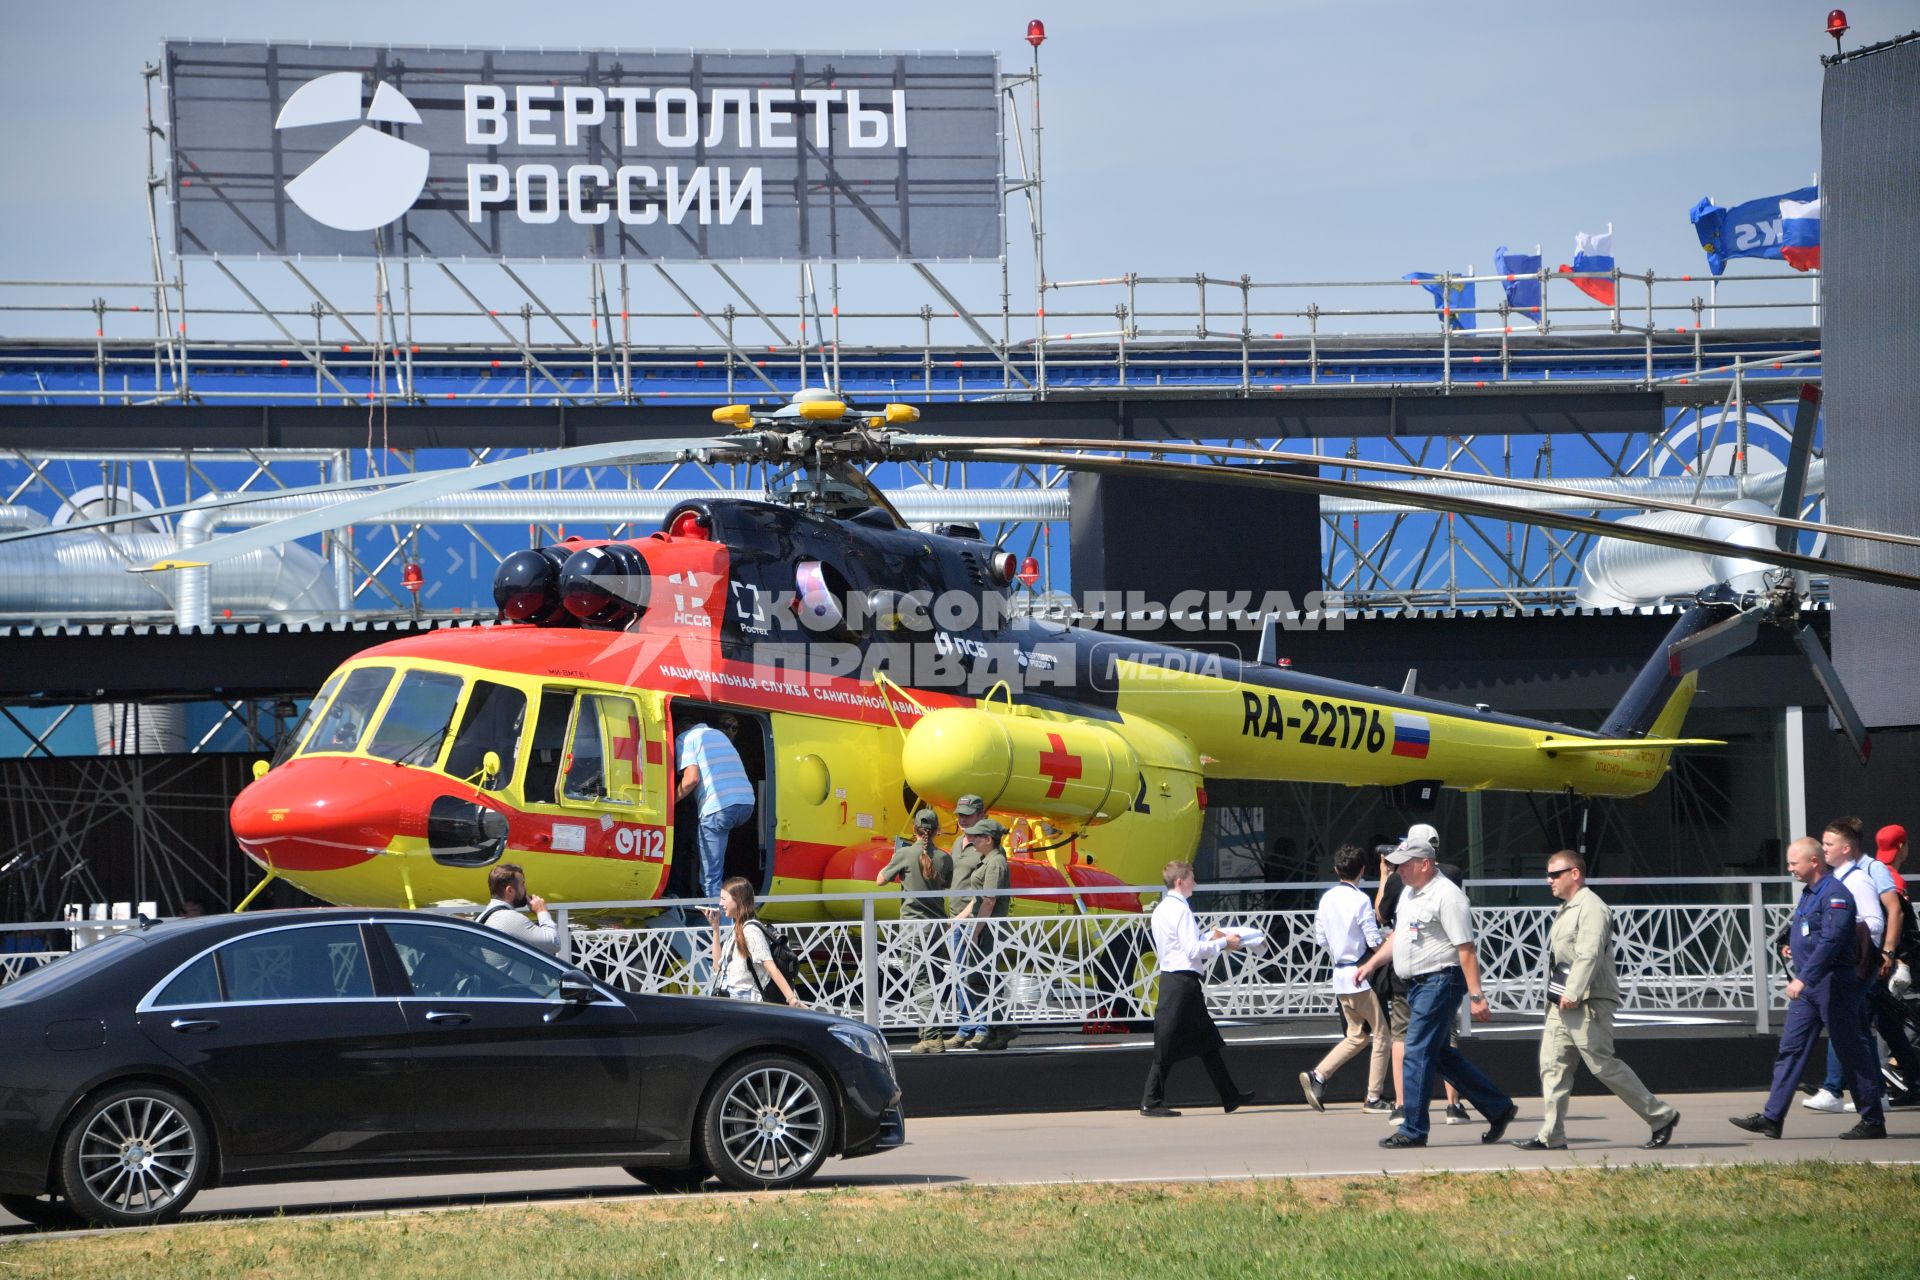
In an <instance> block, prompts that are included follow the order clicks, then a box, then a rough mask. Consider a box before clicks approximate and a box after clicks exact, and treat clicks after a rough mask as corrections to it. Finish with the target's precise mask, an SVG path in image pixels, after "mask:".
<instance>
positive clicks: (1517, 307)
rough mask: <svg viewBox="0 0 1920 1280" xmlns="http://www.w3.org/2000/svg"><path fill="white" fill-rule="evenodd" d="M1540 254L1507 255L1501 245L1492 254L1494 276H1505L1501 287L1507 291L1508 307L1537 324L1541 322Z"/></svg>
mask: <svg viewBox="0 0 1920 1280" xmlns="http://www.w3.org/2000/svg"><path fill="white" fill-rule="evenodd" d="M1539 272H1540V255H1539V254H1537V253H1508V252H1507V246H1505V245H1501V246H1500V247H1499V248H1498V249H1495V250H1494V251H1493V273H1494V274H1495V275H1498V276H1504V277H1506V278H1505V279H1504V280H1502V281H1501V282H1500V287H1501V288H1503V289H1505V290H1506V291H1507V305H1508V306H1509V307H1511V308H1513V310H1514V311H1516V312H1518V313H1519V314H1520V315H1523V316H1525V317H1526V318H1527V319H1529V320H1531V321H1533V322H1534V323H1535V324H1538V323H1540V275H1539Z"/></svg>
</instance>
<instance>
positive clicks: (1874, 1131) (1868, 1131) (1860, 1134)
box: [1840, 1120, 1887, 1142]
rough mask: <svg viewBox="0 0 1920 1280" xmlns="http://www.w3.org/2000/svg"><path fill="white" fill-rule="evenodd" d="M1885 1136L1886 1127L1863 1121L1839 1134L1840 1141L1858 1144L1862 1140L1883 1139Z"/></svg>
mask: <svg viewBox="0 0 1920 1280" xmlns="http://www.w3.org/2000/svg"><path fill="white" fill-rule="evenodd" d="M1886 1136H1887V1126H1885V1125H1883V1124H1868V1123H1867V1122H1866V1121H1865V1120H1862V1121H1861V1122H1860V1123H1859V1124H1856V1125H1855V1126H1853V1128H1851V1129H1849V1130H1847V1131H1846V1132H1845V1133H1843V1134H1841V1135H1840V1141H1842V1142H1858V1141H1860V1140H1861V1139H1862V1138H1884V1137H1886Z"/></svg>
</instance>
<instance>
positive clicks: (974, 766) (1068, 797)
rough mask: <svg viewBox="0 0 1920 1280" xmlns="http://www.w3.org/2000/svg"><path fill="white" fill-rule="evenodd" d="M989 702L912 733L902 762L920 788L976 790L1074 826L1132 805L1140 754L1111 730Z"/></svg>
mask: <svg viewBox="0 0 1920 1280" xmlns="http://www.w3.org/2000/svg"><path fill="white" fill-rule="evenodd" d="M1018 710H1019V709H1015V711H1014V713H1013V714H1008V713H1006V712H1001V711H997V710H987V709H985V708H983V707H945V708H941V709H938V710H934V711H930V712H928V713H927V714H926V715H924V716H922V717H921V718H920V720H919V722H918V723H916V724H915V725H914V726H913V728H912V729H910V730H909V731H908V732H907V740H906V743H905V744H904V746H903V747H902V750H901V757H900V758H901V764H902V766H903V768H904V769H905V772H906V778H907V784H908V785H909V786H911V787H912V788H913V790H914V791H915V793H916V794H918V795H921V796H925V797H927V798H929V799H934V800H938V801H940V802H942V803H944V804H952V803H953V801H954V800H956V799H958V798H959V797H960V796H963V795H966V794H968V793H972V794H974V795H978V796H980V797H982V798H984V799H985V800H986V802H987V808H989V809H992V810H1005V811H1007V812H1011V813H1024V814H1032V815H1034V816H1036V817H1043V818H1054V819H1059V820H1061V821H1063V822H1068V823H1072V824H1074V825H1076V826H1080V825H1086V826H1092V825H1096V824H1098V823H1102V822H1110V821H1112V820H1113V819H1115V818H1117V817H1119V816H1120V815H1122V814H1124V813H1126V812H1127V811H1128V810H1129V809H1130V808H1132V806H1133V796H1134V791H1135V789H1136V787H1137V786H1138V784H1139V780H1140V776H1141V775H1140V761H1139V759H1138V757H1137V756H1136V755H1135V753H1134V750H1133V748H1132V746H1130V745H1129V744H1128V742H1127V740H1126V739H1125V738H1123V737H1121V736H1120V735H1119V734H1118V733H1115V732H1114V731H1113V730H1111V729H1108V728H1105V727H1103V726H1101V725H1097V724H1088V723H1086V722H1085V721H1075V720H1043V719H1037V718H1032V717H1029V716H1025V715H1021V714H1018Z"/></svg>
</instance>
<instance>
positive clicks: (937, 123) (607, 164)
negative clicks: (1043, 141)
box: [165, 41, 1003, 262]
mask: <svg viewBox="0 0 1920 1280" xmlns="http://www.w3.org/2000/svg"><path fill="white" fill-rule="evenodd" d="M165 66H166V72H167V101H168V108H169V117H170V125H171V127H170V129H169V131H168V138H169V144H170V147H171V153H172V172H171V175H170V176H171V192H172V196H173V206H174V236H175V240H174V246H175V249H176V251H177V252H179V253H182V254H188V255H197V254H204V255H213V254H218V255H221V256H236V255H248V256H251V255H259V256H265V257H310V256H325V257H372V256H374V255H375V253H376V252H379V253H382V254H387V255H394V256H406V257H419V258H446V259H461V258H516V259H580V258H598V259H620V258H627V259H642V260H644V259H660V260H711V259H726V260H747V261H754V260H758V261H781V260H794V259H826V260H835V261H843V262H845V261H856V260H866V261H874V260H883V261H891V260H916V261H940V260H947V261H952V260H967V259H997V258H999V257H1000V256H1001V253H1002V245H1003V237H1002V233H1001V197H1000V192H1001V186H1000V130H1001V121H1000V93H999V58H998V56H997V55H995V54H978V53H976V54H968V53H948V54H939V53H932V54H929V53H911V54H899V53H777V52H770V53H698V52H660V51H654V52H633V51H598V52H596V51H591V50H585V51H571V52H552V51H538V52H536V51H530V50H511V49H508V50H492V49H438V48H426V47H419V48H403V47H384V46H360V47H350V46H345V45H293V44H227V43H221V42H211V41H176V42H171V43H169V44H168V45H167V47H166V61H165Z"/></svg>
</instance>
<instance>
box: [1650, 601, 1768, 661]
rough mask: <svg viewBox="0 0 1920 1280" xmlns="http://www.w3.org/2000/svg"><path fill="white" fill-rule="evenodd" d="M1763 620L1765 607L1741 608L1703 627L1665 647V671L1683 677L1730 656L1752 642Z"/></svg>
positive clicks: (1765, 619) (1765, 618) (1764, 620)
mask: <svg viewBox="0 0 1920 1280" xmlns="http://www.w3.org/2000/svg"><path fill="white" fill-rule="evenodd" d="M1766 621H1767V611H1766V610H1765V609H1745V610H1742V611H1741V612H1739V613H1736V614H1734V615H1733V616H1732V617H1731V618H1723V619H1721V620H1720V621H1719V622H1716V623H1714V624H1713V625H1712V626H1710V627H1703V628H1701V629H1700V630H1698V631H1696V632H1694V633H1693V634H1692V635H1690V636H1688V637H1687V638H1686V639H1685V640H1682V641H1680V642H1679V643H1677V644H1675V645H1673V646H1671V647H1670V648H1669V649H1668V650H1667V672H1668V674H1670V675H1676V676H1683V675H1685V674H1687V672H1689V671H1698V670H1700V668H1702V667H1705V666H1711V665H1712V664H1713V663H1716V662H1718V661H1720V659H1722V658H1730V657H1732V656H1733V655H1734V654H1736V653H1738V652H1740V651H1741V650H1742V649H1744V648H1746V647H1747V646H1748V645H1750V644H1752V643H1753V642H1754V639H1755V638H1756V637H1757V636H1759V634H1760V628H1761V627H1762V626H1763V625H1765V623H1766Z"/></svg>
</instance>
